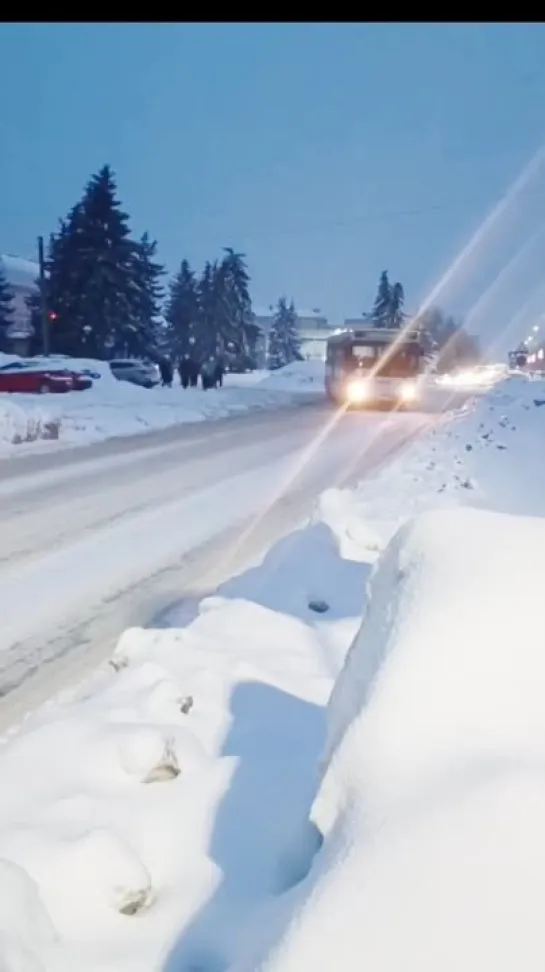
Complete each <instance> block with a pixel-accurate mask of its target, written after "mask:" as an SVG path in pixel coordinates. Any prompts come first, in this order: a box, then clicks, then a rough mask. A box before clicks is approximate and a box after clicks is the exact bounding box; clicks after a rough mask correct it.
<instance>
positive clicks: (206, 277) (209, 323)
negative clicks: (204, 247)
mask: <svg viewBox="0 0 545 972" xmlns="http://www.w3.org/2000/svg"><path fill="white" fill-rule="evenodd" d="M221 289H222V288H221V278H220V273H219V267H218V264H217V262H214V263H210V261H209V260H207V261H206V263H205V265H204V270H203V272H202V276H201V277H200V279H199V282H198V284H197V301H198V325H197V327H196V328H195V333H194V335H193V336H194V338H195V341H194V343H193V347H194V349H195V357H196V359H197V360H198V361H201V362H202V361H204V360H205V358H208V357H209V356H210V355H215V354H217V352H218V344H219V327H220V321H221V316H222V314H223V313H224V307H223V305H222V302H221V296H222V294H221Z"/></svg>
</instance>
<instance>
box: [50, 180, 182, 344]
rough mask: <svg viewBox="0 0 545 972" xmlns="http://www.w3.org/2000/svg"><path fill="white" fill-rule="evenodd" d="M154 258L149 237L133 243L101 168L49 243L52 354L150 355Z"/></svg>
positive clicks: (158, 270) (155, 300)
mask: <svg viewBox="0 0 545 972" xmlns="http://www.w3.org/2000/svg"><path fill="white" fill-rule="evenodd" d="M155 252H156V244H155V242H154V241H152V240H150V238H149V236H148V235H147V234H145V235H144V236H143V237H142V238H141V240H139V241H137V240H133V239H131V235H130V227H129V218H128V216H127V214H126V213H124V212H123V211H122V210H121V208H120V203H119V201H118V199H117V187H116V183H115V178H114V176H113V173H112V171H111V169H110V167H109V166H107V165H105V166H103V168H102V169H101V170H100V172H98V173H97V175H95V176H93V177H92V178H91V179H90V181H89V183H88V185H87V187H86V190H85V193H84V195H83V197H82V199H81V201H80V202H78V203H77V204H76V205H75V206H74V207H73V208H72V209H71V210H70V212H69V214H68V216H67V218H66V219H65V220H62V221H61V223H60V226H59V230H58V232H57V233H55V234H53V235H52V237H51V238H50V241H49V247H48V252H47V257H46V274H47V290H46V298H47V308H48V313H49V314H51V315H54V323H52V326H51V328H50V341H51V350H52V351H54V352H58V353H63V354H70V355H86V356H90V357H98V358H109V357H113V356H115V355H125V354H130V355H134V356H137V355H148V354H149V353H150V351H151V350H152V348H153V345H154V343H155V338H156V335H155V332H156V328H157V318H158V313H159V298H160V286H159V279H160V276H161V274H162V272H163V270H162V267H160V265H159V264H158V263H157V261H156V259H155ZM35 303H36V298H34V304H35ZM33 317H34V314H33Z"/></svg>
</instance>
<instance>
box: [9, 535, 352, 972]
mask: <svg viewBox="0 0 545 972" xmlns="http://www.w3.org/2000/svg"><path fill="white" fill-rule="evenodd" d="M308 563H311V564H313V565H314V566H313V568H312V569H311V570H310V571H309V570H308V568H307V565H308ZM364 573H365V565H361V564H350V563H347V562H344V561H342V560H341V559H340V558H339V557H338V553H337V550H336V544H335V541H334V538H333V536H332V534H331V533H330V531H329V530H328V529H327V528H326V527H325V526H323V525H321V524H316V525H315V526H314V527H313V528H312V529H310V530H303V531H301V532H300V533H299V534H297V535H295V536H291V537H289V538H287V539H286V540H285V541H283V543H282V544H280V545H279V547H278V548H277V549H276V550H275V551H273V552H272V553H271V554H270V555H269V557H268V558H267V559H266V561H265V563H264V564H263V565H262V567H260V568H256V569H255V570H252V571H250V572H249V573H248V574H247V575H246V576H244V577H241V578H240V579H236V580H233V581H231V582H229V584H228V585H226V586H225V587H224V588H223V589H222V590H221V591H220V592H219V595H218V596H214V597H211V598H209V599H207V600H205V601H204V602H202V603H201V605H200V606H199V607H198V608H197V607H196V606H195V612H193V610H192V611H191V614H190V616H189V617H187V606H184V605H182V606H181V607H180V608H179V609H178V614H177V615H173V616H171V617H170V618H169V619H168V623H170V624H176V625H177V627H173V628H166V629H157V630H141V629H131V630H129V631H127V632H125V634H124V635H123V637H122V638H121V640H120V642H119V644H118V647H117V649H116V651H115V654H114V656H113V658H112V664H111V665H109V666H106V667H105V668H104V669H103V670H102V671H100V672H99V673H98V674H97V676H96V677H95V679H94V680H93V681H92V683H90V684H87V685H86V686H84V687H83V688H82V689H81V690H79V691H78V692H76V693H75V695H74V693H72V692H69V693H66V695H65V697H64V699H59V700H57V701H56V703H55V704H54V705H53V704H52V705H50V706H46V707H45V708H43V709H42V710H41V711H39V712H37V713H35V714H34V715H33V716H31V717H30V718H29V719H28V720H27V721H26V722H25V723H24V725H23V727H22V728H21V730H20V731H19V732H17V733H15V734H13V735H12V736H11V737H10V738H8V739H7V740H6V741H5V743H4V746H3V748H0V790H1V793H2V800H1V801H0V861H2V860H6V861H8V862H11V863H13V864H16V865H17V866H18V867H21V868H24V872H25V873H26V875H27V877H28V880H29V881H30V882H35V884H36V886H37V888H38V890H39V894H40V896H41V899H42V901H43V903H44V907H45V908H46V909H47V916H48V920H49V921H50V922H51V924H52V926H53V928H54V930H55V935H56V936H57V938H58V941H59V943H60V944H59V945H58V949H59V955H60V958H58V962H60V963H61V964H58V965H56V966H55V972H57V969H62V972H69V970H70V972H71V970H73V969H74V968H77V969H78V972H80V970H81V972H96V970H97V969H99V968H100V969H113V968H115V970H116V972H159V970H161V972H163V970H164V972H172V970H175V969H176V970H178V969H188V968H207V969H208V968H213V967H216V964H218V963H219V964H221V965H222V966H225V965H226V964H227V962H228V961H229V960H230V959H231V958H232V957H233V955H234V954H235V953H236V951H237V948H238V940H239V938H240V935H241V932H242V927H243V919H244V917H245V916H247V914H248V913H249V912H251V913H253V912H254V909H255V908H256V907H258V906H260V905H261V904H262V902H263V901H264V900H267V899H268V898H269V897H270V896H271V895H273V894H275V893H277V892H278V891H281V890H283V888H284V887H285V886H286V884H289V883H290V882H291V881H292V880H293V879H294V876H297V874H298V873H299V868H300V864H299V862H298V855H302V860H303V864H305V862H306V857H307V856H308V853H309V850H308V847H307V844H308V840H309V839H310V838H309V835H308V833H307V818H308V812H309V808H310V806H311V803H312V798H313V793H314V789H315V786H316V780H317V775H316V773H317V767H318V760H319V755H320V753H321V751H322V747H323V743H324V730H325V704H326V702H327V698H328V696H329V693H330V691H331V686H332V684H333V680H334V678H335V677H336V675H337V673H338V671H339V669H340V666H341V664H342V659H343V657H344V654H345V652H346V649H347V646H348V642H349V639H350V637H351V636H352V634H353V631H354V630H355V627H357V623H358V619H357V611H358V609H359V605H360V601H361V591H362V587H363V583H364ZM326 600H327V602H328V609H326V610H327V613H326V614H322V613H320V612H321V611H322V606H323V602H324V601H326ZM190 607H192V606H190ZM195 613H196V617H195ZM353 615H356V616H353ZM347 619H348V620H349V628H350V630H349V631H348V630H347ZM188 622H189V623H188ZM166 623H167V622H166V621H163V622H162V624H166ZM184 623H185V624H186V626H185V627H184V626H183V624H184ZM294 835H295V843H296V844H297V846H298V851H297V854H294ZM300 838H301V839H300ZM305 841H306V843H305ZM0 878H1V872H0ZM136 916H137V919H138V920H136ZM20 940H21V943H22V942H23V941H24V936H23V935H21V938H20ZM18 941H19V938H18ZM2 957H3V953H2V945H1V940H0V967H1V966H2ZM40 957H41V958H42V961H43V954H42V952H41V951H40ZM62 962H64V963H65V964H64V965H62ZM45 968H46V969H47V972H50V967H49V966H46V967H45ZM25 972H26V969H25ZM29 972H30V969H29Z"/></svg>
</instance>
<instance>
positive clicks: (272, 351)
mask: <svg viewBox="0 0 545 972" xmlns="http://www.w3.org/2000/svg"><path fill="white" fill-rule="evenodd" d="M300 360H301V338H300V336H299V331H298V327H297V313H296V310H295V306H294V303H293V301H291V303H290V304H288V302H287V299H286V298H285V297H280V299H279V301H278V304H277V306H276V311H275V314H274V320H273V322H272V324H271V329H270V331H269V341H268V354H267V365H268V367H269V368H270V369H271V370H275V369H276V368H283V367H284V366H285V365H288V364H291V363H292V362H293V361H300Z"/></svg>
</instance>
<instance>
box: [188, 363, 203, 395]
mask: <svg viewBox="0 0 545 972" xmlns="http://www.w3.org/2000/svg"><path fill="white" fill-rule="evenodd" d="M200 373H201V366H200V364H199V362H198V361H195V359H194V358H190V359H189V384H190V386H191V388H196V387H197V385H198V384H199V375H200Z"/></svg>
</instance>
